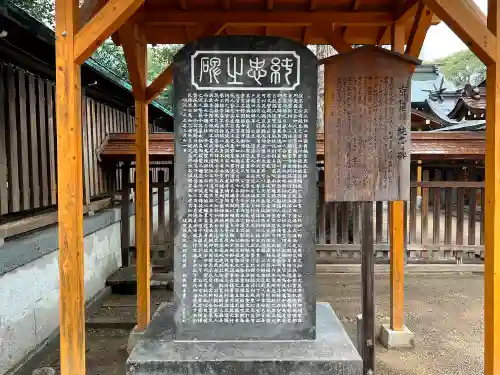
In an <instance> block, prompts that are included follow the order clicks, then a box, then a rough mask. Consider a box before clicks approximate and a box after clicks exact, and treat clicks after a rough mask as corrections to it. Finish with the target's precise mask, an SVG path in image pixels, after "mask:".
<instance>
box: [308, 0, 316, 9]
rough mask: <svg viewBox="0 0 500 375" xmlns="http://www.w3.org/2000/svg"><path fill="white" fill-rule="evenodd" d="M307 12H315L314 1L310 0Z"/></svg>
mask: <svg viewBox="0 0 500 375" xmlns="http://www.w3.org/2000/svg"><path fill="white" fill-rule="evenodd" d="M309 10H310V11H314V10H316V0H310V3H309Z"/></svg>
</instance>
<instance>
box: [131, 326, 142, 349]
mask: <svg viewBox="0 0 500 375" xmlns="http://www.w3.org/2000/svg"><path fill="white" fill-rule="evenodd" d="M143 336H144V331H139V329H138V328H137V326H135V327H134V329H133V330H132V331H131V332H130V336H129V337H128V342H127V353H128V354H130V353H132V350H134V348H135V347H136V345H137V343H138V342H139V340H140V339H142V337H143Z"/></svg>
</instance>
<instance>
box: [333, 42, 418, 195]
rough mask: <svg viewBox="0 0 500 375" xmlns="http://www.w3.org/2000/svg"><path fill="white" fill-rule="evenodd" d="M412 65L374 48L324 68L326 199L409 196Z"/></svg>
mask: <svg viewBox="0 0 500 375" xmlns="http://www.w3.org/2000/svg"><path fill="white" fill-rule="evenodd" d="M410 67H411V62H410V61H407V60H405V59H403V58H402V57H400V56H399V55H393V54H391V53H390V52H388V51H385V50H381V49H377V48H376V47H361V48H358V49H356V50H354V52H352V53H350V54H346V55H338V56H335V57H334V58H332V59H331V60H330V61H329V62H327V63H326V65H325V194H326V197H325V199H326V200H327V201H394V200H408V199H409V197H410V141H411V137H410V135H411V133H410V115H411V107H410V91H409V84H410V77H411V70H410Z"/></svg>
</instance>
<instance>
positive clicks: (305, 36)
mask: <svg viewBox="0 0 500 375" xmlns="http://www.w3.org/2000/svg"><path fill="white" fill-rule="evenodd" d="M310 32H311V27H308V26H306V27H304V32H303V34H302V43H303V44H309V43H307V41H308V40H309V34H310Z"/></svg>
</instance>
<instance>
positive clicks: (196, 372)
mask: <svg viewBox="0 0 500 375" xmlns="http://www.w3.org/2000/svg"><path fill="white" fill-rule="evenodd" d="M173 317H174V311H173V309H172V306H171V305H168V304H163V305H162V306H160V308H159V309H158V311H157V312H156V314H155V316H154V317H153V320H152V321H151V323H150V325H149V327H148V328H147V330H146V332H145V334H144V337H143V339H142V340H141V341H140V342H139V343H138V344H137V346H136V347H135V349H134V350H133V352H132V354H131V355H130V357H129V358H128V360H127V374H128V375H160V374H161V375H186V374H190V375H213V374H220V375H267V374H276V375H284V374H287V375H327V374H328V375H340V374H342V375H361V374H362V370H363V364H362V360H361V357H360V356H359V354H358V352H357V351H356V348H355V347H354V345H353V344H352V342H351V340H350V339H349V336H348V335H347V333H346V332H345V330H344V328H343V326H342V324H341V323H340V321H339V320H338V318H337V316H336V315H335V313H334V312H333V310H332V308H331V307H330V305H329V304H324V303H320V304H318V305H317V307H316V331H317V337H316V339H315V340H296V341H267V340H262V341H260V340H259V341H257V340H253V341H243V340H236V341H234V340H233V341H181V340H179V341H177V340H176V339H175V333H174V328H173V327H174V322H173Z"/></svg>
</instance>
